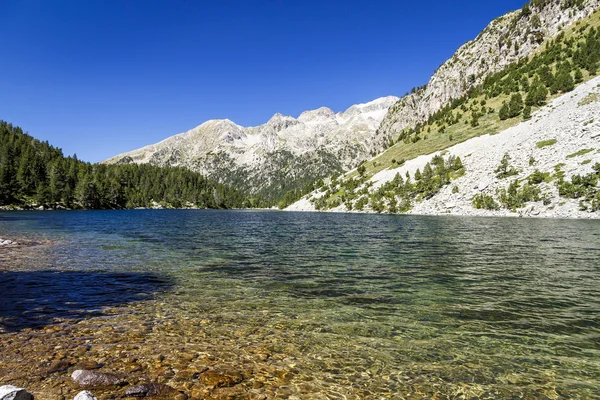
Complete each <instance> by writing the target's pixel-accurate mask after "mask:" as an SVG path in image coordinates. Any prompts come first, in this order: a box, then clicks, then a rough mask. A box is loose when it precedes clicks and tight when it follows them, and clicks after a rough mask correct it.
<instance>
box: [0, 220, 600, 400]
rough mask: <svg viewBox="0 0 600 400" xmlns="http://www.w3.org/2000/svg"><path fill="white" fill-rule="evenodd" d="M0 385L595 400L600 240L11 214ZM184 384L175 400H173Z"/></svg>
mask: <svg viewBox="0 0 600 400" xmlns="http://www.w3.org/2000/svg"><path fill="white" fill-rule="evenodd" d="M0 237H2V238H4V239H11V240H13V241H15V242H17V243H18V244H17V245H10V246H2V247H0V291H1V292H2V294H3V296H2V298H1V299H0V385H8V384H10V385H15V386H20V387H25V388H27V390H29V391H30V392H32V393H33V394H34V395H35V396H36V399H61V398H64V399H72V398H73V397H74V396H75V394H77V393H78V392H79V391H81V390H83V389H84V388H85V387H82V386H81V385H80V384H78V383H76V382H75V381H74V380H73V379H72V378H71V375H72V373H73V371H75V370H79V369H83V370H91V371H95V373H99V374H102V373H106V374H109V375H110V376H113V377H116V378H118V379H116V381H115V383H114V384H109V385H103V386H97V387H91V388H89V390H90V391H92V392H93V393H94V395H95V396H97V397H98V398H99V399H116V398H126V397H127V396H126V394H125V393H127V391H128V390H130V389H131V387H132V386H135V385H139V384H143V383H152V382H153V383H159V384H164V385H167V386H168V387H169V388H171V389H170V390H172V391H171V392H169V393H163V394H162V397H161V396H160V395H159V396H158V397H156V396H155V397H154V398H171V399H172V398H190V399H276V398H288V399H422V398H437V399H446V398H448V399H450V398H452V399H454V398H464V399H492V398H493V399H498V398H531V399H544V398H546V399H561V398H581V399H588V398H594V396H597V394H598V393H600V378H599V377H600V285H598V282H600V248H599V246H598V245H597V244H598V243H600V222H598V221H567V220H522V219H509V218H505V219H500V218H453V217H418V216H385V215H355V214H352V215H347V214H327V213H318V214H311V213H281V212H264V211H262V212H244V211H200V210H182V211H175V210H164V211H157V210H154V211H152V210H140V211H102V212H5V213H0ZM167 386H165V387H167Z"/></svg>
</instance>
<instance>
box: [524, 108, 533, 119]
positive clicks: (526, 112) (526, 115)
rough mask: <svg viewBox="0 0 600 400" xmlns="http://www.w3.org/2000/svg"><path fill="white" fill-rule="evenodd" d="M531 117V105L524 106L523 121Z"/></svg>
mask: <svg viewBox="0 0 600 400" xmlns="http://www.w3.org/2000/svg"><path fill="white" fill-rule="evenodd" d="M528 119H531V106H529V105H527V106H525V108H523V121H527V120H528Z"/></svg>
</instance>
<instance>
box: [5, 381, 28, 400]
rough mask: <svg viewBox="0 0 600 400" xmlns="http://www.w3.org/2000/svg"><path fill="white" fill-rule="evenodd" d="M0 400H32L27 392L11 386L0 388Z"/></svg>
mask: <svg viewBox="0 0 600 400" xmlns="http://www.w3.org/2000/svg"><path fill="white" fill-rule="evenodd" d="M0 400H33V395H32V394H31V393H29V392H28V391H27V390H25V389H22V388H18V387H16V386H12V385H5V386H0Z"/></svg>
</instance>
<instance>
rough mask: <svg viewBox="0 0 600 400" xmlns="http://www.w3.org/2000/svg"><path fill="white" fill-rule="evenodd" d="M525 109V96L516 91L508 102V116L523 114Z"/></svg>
mask: <svg viewBox="0 0 600 400" xmlns="http://www.w3.org/2000/svg"><path fill="white" fill-rule="evenodd" d="M521 111H523V97H521V94H520V93H515V94H513V95H512V96H511V98H510V102H509V103H508V116H509V118H514V117H516V116H518V115H520V114H521Z"/></svg>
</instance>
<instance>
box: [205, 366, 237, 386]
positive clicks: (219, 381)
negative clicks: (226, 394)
mask: <svg viewBox="0 0 600 400" xmlns="http://www.w3.org/2000/svg"><path fill="white" fill-rule="evenodd" d="M243 380H244V377H243V376H242V374H240V373H239V372H231V371H215V370H210V371H206V372H204V373H203V374H202V375H200V381H201V382H202V383H204V384H205V385H206V386H208V387H212V388H216V387H231V386H235V385H237V384H238V383H240V382H241V381H243Z"/></svg>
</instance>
